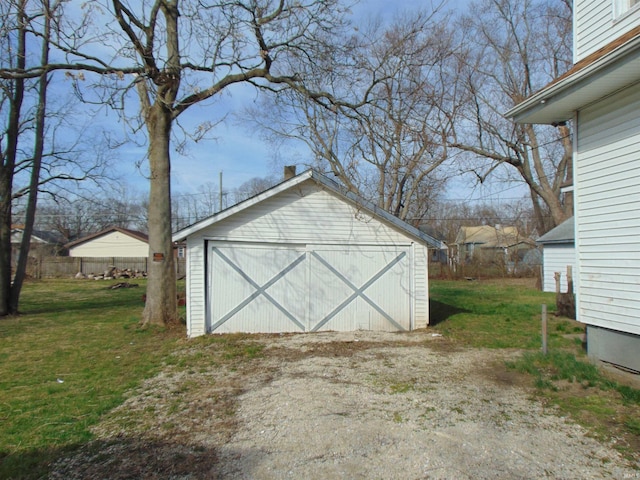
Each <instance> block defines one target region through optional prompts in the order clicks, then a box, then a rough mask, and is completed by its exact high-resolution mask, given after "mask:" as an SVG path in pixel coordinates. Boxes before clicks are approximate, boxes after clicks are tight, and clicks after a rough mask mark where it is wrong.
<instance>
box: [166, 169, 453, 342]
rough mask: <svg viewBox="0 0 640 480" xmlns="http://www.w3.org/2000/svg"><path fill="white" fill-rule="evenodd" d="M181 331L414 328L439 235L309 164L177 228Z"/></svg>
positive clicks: (422, 321)
mask: <svg viewBox="0 0 640 480" xmlns="http://www.w3.org/2000/svg"><path fill="white" fill-rule="evenodd" d="M185 238H186V241H187V333H188V335H189V336H191V337H193V336H197V335H203V334H205V333H210V332H240V331H244V332H309V331H312V332H313V331H322V330H336V331H351V330H385V331H398V330H412V329H415V328H423V327H425V326H426V325H427V324H428V322H429V296H428V295H429V294H428V257H429V254H428V247H429V246H432V247H435V248H441V247H442V245H441V242H438V241H437V240H435V239H433V238H432V237H430V236H428V235H426V234H424V233H423V232H421V231H419V230H418V229H416V228H414V227H412V226H410V225H408V224H407V223H405V222H403V221H401V220H399V219H398V218H397V217H394V216H392V215H390V214H389V213H387V212H385V211H383V210H380V209H378V208H377V207H375V206H373V205H371V204H369V203H367V202H366V201H364V200H363V199H361V198H360V197H358V196H356V195H354V194H352V193H350V192H348V191H346V190H344V189H343V188H342V187H341V186H339V185H338V184H337V183H336V182H334V181H332V180H330V179H328V178H327V177H325V176H323V175H321V174H319V173H318V172H315V171H313V170H309V171H307V172H305V173H302V174H300V175H298V176H295V177H292V178H290V179H288V180H286V181H284V182H283V183H281V184H279V185H276V186H275V187H273V188H271V189H269V190H266V191H265V192H263V193H261V194H259V195H257V196H255V197H252V198H251V199H249V200H246V201H244V202H242V203H240V204H238V205H236V206H234V207H231V208H229V209H227V210H224V211H222V212H219V213H217V214H216V215H214V216H212V217H209V218H207V219H205V220H203V221H201V222H198V223H196V224H195V225H193V226H191V227H188V228H186V229H184V230H182V231H180V232H177V233H176V234H175V235H174V237H173V239H174V241H178V240H182V239H185Z"/></svg>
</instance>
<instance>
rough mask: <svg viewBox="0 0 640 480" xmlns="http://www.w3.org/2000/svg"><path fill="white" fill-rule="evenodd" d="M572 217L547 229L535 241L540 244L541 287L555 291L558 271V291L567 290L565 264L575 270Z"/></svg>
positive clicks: (548, 290) (547, 290)
mask: <svg viewBox="0 0 640 480" xmlns="http://www.w3.org/2000/svg"><path fill="white" fill-rule="evenodd" d="M573 221H574V219H573V217H571V218H569V219H567V220H566V221H564V222H563V223H561V224H560V225H558V226H557V227H556V228H554V229H552V230H549V231H548V232H547V233H546V234H544V235H543V236H541V237H540V238H539V239H538V240H537V242H538V243H539V244H541V245H542V289H543V290H544V291H545V292H555V291H556V281H555V273H556V272H559V273H560V274H561V276H560V291H561V292H566V291H567V266H570V267H571V268H572V270H573V272H575V271H576V247H575V236H574V228H573Z"/></svg>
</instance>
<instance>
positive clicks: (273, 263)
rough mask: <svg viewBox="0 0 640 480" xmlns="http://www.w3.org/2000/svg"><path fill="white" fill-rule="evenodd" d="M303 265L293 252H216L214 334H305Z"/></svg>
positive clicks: (213, 261)
mask: <svg viewBox="0 0 640 480" xmlns="http://www.w3.org/2000/svg"><path fill="white" fill-rule="evenodd" d="M304 259H305V253H304V251H302V252H301V251H299V250H297V249H291V248H290V249H283V248H260V247H236V246H229V247H214V248H212V249H211V263H210V266H211V273H210V278H211V288H210V290H209V291H210V299H209V304H210V314H209V319H210V330H211V331H216V332H239V331H240V332H265V333H270V332H294V331H304V330H305V328H306V327H305V326H306V318H305V315H306V306H305V305H306V297H305V296H304V290H301V289H300V288H299V286H300V285H304V284H305V283H306V276H307V275H306V268H305V264H304Z"/></svg>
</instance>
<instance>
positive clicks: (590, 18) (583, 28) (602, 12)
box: [573, 0, 640, 63]
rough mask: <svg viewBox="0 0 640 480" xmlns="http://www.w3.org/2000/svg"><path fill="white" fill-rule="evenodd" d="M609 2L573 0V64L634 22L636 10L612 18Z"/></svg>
mask: <svg viewBox="0 0 640 480" xmlns="http://www.w3.org/2000/svg"><path fill="white" fill-rule="evenodd" d="M613 2H614V0H577V1H576V2H574V10H575V11H574V54H573V55H574V58H573V61H574V63H576V62H578V61H580V60H582V59H583V58H585V57H586V56H587V55H589V54H591V53H593V52H595V51H596V50H598V49H599V48H601V47H603V46H605V45H606V44H608V43H609V42H611V41H612V40H615V39H616V38H617V37H619V36H620V35H623V34H624V33H626V32H628V31H629V30H631V29H632V28H633V27H634V26H636V25H637V24H638V19H639V18H640V10H639V9H636V10H634V11H632V12H629V13H628V14H626V15H622V16H620V17H619V18H617V19H614V18H613Z"/></svg>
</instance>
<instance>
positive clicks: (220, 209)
mask: <svg viewBox="0 0 640 480" xmlns="http://www.w3.org/2000/svg"><path fill="white" fill-rule="evenodd" d="M218 211H219V212H221V211H222V170H220V208H219V209H218Z"/></svg>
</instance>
